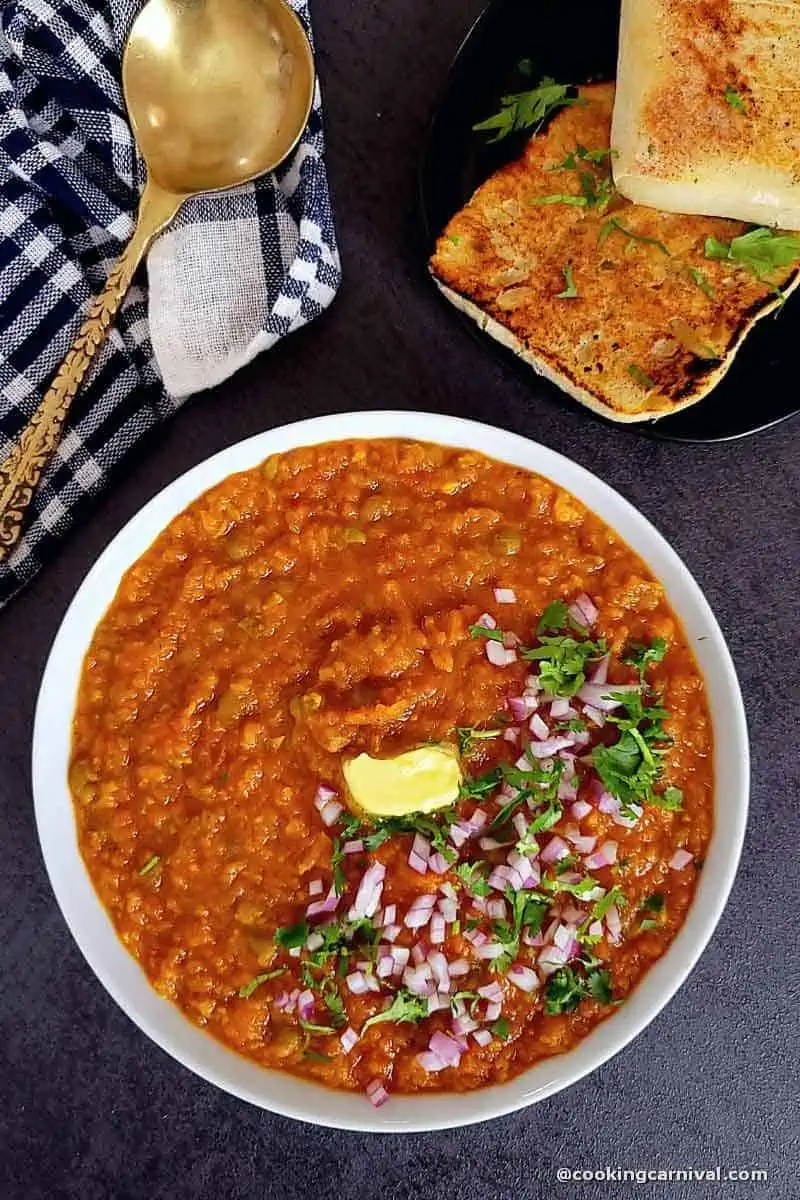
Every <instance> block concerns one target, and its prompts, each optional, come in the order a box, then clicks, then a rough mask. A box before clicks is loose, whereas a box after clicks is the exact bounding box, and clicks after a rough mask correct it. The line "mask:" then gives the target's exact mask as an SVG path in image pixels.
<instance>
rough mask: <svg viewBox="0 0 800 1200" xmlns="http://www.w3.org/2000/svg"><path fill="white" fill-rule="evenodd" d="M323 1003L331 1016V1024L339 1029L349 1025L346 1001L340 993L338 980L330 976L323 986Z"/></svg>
mask: <svg viewBox="0 0 800 1200" xmlns="http://www.w3.org/2000/svg"><path fill="white" fill-rule="evenodd" d="M322 1003H323V1004H324V1005H325V1007H326V1008H327V1010H328V1012H329V1013H330V1014H331V1022H332V1024H333V1025H335V1026H336V1027H337V1028H341V1027H342V1025H346V1024H347V1014H346V1012H345V1009H344V1001H343V1000H342V997H341V995H340V993H339V988H338V987H337V985H336V980H335V979H332V978H331V977H330V976H329V977H328V978H327V979H326V980H325V982H324V983H323V985H322Z"/></svg>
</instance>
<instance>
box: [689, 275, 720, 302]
mask: <svg viewBox="0 0 800 1200" xmlns="http://www.w3.org/2000/svg"><path fill="white" fill-rule="evenodd" d="M686 271H687V274H689V275H690V276H691V278H692V279H693V280H694V282H695V283H696V284H697V286H698V287H699V288H700V291H701V292H705V294H706V295H707V296H708V297H709V298H710V299H712V300H713V299H714V296H715V295H716V292H715V291H714V289H713V287H712V286H711V284H710V283H709V282H708V279H707V278H706V276H705V275H704V274H703V272H702V271H698V269H697V267H687V268H686Z"/></svg>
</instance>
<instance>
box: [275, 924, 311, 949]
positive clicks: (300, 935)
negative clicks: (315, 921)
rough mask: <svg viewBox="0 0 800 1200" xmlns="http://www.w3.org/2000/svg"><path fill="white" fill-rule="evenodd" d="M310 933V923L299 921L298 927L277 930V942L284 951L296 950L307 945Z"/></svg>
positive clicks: (289, 926) (290, 926)
mask: <svg viewBox="0 0 800 1200" xmlns="http://www.w3.org/2000/svg"><path fill="white" fill-rule="evenodd" d="M308 933H309V929H308V921H298V922H297V924H296V925H287V926H285V927H284V928H283V929H276V930H275V941H276V942H277V943H278V945H279V946H282V947H283V949H284V950H296V949H297V947H298V946H304V945H305V943H306V938H307V937H308Z"/></svg>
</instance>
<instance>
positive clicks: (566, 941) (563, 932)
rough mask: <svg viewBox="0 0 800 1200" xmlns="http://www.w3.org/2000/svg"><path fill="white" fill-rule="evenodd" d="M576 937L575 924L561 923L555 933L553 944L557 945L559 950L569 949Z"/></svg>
mask: <svg viewBox="0 0 800 1200" xmlns="http://www.w3.org/2000/svg"><path fill="white" fill-rule="evenodd" d="M574 937H575V926H574V925H563V924H562V925H559V927H558V929H557V930H556V931H555V933H554V934H553V945H554V946H557V947H558V949H559V950H569V947H570V945H571V944H572V939H573V938H574Z"/></svg>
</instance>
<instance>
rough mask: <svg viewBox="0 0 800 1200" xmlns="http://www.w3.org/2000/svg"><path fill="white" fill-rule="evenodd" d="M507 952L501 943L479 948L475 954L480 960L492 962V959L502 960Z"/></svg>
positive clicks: (488, 943)
mask: <svg viewBox="0 0 800 1200" xmlns="http://www.w3.org/2000/svg"><path fill="white" fill-rule="evenodd" d="M505 950H506V948H505V946H504V945H502V943H501V942H487V943H486V945H485V946H477V947H476V948H475V953H476V954H477V956H478V958H482V959H484V960H486V961H487V962H491V960H492V959H495V958H500V956H501V955H503V954H505Z"/></svg>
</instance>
